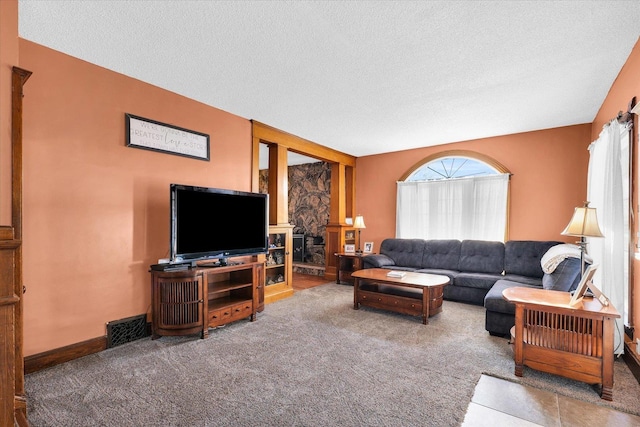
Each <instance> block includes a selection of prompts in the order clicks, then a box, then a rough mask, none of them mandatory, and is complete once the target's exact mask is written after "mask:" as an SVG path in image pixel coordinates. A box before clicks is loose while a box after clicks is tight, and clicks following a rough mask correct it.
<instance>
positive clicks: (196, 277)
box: [151, 261, 264, 339]
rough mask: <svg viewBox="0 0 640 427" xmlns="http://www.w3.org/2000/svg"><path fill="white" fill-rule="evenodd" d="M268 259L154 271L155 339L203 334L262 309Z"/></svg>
mask: <svg viewBox="0 0 640 427" xmlns="http://www.w3.org/2000/svg"><path fill="white" fill-rule="evenodd" d="M260 291H262V292H264V262H258V261H252V262H246V263H242V264H234V265H227V266H221V267H196V268H189V269H187V270H183V271H154V270H151V338H152V339H156V338H159V337H160V336H164V335H166V336H169V335H191V334H200V337H201V338H207V337H208V335H209V328H214V327H216V326H222V325H225V324H227V323H231V322H234V321H236V320H240V319H244V318H247V317H250V318H251V321H252V322H253V321H254V320H255V318H256V312H257V311H260V307H259V304H260V301H261V298H260V295H261V292H260Z"/></svg>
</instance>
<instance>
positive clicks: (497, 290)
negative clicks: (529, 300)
mask: <svg viewBox="0 0 640 427" xmlns="http://www.w3.org/2000/svg"><path fill="white" fill-rule="evenodd" d="M516 286H518V287H523V288H538V286H528V285H525V284H524V283H518V282H512V281H511V280H505V279H502V280H498V281H497V282H496V284H495V285H493V287H492V288H491V290H489V292H487V295H485V297H484V308H486V309H487V311H497V312H498V313H505V314H515V313H516V305H515V304H513V303H510V302H509V301H507V300H506V299H504V298H503V296H502V291H504V290H505V289H507V288H513V287H516Z"/></svg>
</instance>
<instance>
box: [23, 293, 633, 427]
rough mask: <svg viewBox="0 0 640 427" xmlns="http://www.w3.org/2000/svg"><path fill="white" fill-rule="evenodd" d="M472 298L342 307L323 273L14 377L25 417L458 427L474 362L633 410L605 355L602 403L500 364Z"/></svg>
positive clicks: (499, 346) (42, 422) (586, 390)
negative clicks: (414, 307)
mask: <svg viewBox="0 0 640 427" xmlns="http://www.w3.org/2000/svg"><path fill="white" fill-rule="evenodd" d="M513 368H514V366H513V358H512V351H511V348H510V346H509V344H508V343H507V340H506V339H504V338H496V337H490V336H489V335H488V333H487V332H486V331H485V330H484V309H483V308H482V307H477V306H471V305H466V304H459V303H454V302H449V301H445V302H444V310H443V312H442V313H440V314H439V315H437V316H435V317H432V318H431V319H430V322H429V325H426V326H425V325H422V323H421V322H420V319H419V318H417V317H410V316H403V315H396V314H393V313H388V312H384V311H379V310H375V309H368V308H361V309H360V310H353V288H351V287H350V286H345V285H336V284H333V283H330V284H326V285H322V286H319V287H316V288H312V289H309V290H305V291H302V292H297V293H296V294H295V295H294V296H293V297H292V298H289V299H286V300H282V301H279V302H276V303H273V304H269V305H267V306H266V309H265V311H264V312H263V313H261V314H259V315H258V320H257V321H256V322H253V323H251V322H249V321H239V322H235V323H233V324H231V325H228V326H226V327H224V328H219V329H216V330H211V331H210V334H209V338H208V339H206V340H201V339H197V337H163V338H160V339H158V340H155V341H152V340H151V339H148V338H147V339H143V340H139V341H135V342H132V343H129V344H125V345H122V346H119V347H115V348H112V349H109V350H106V351H103V352H101V353H98V354H95V355H91V356H87V357H84V358H82V359H77V360H74V361H72V362H68V363H65V364H63V365H59V366H56V367H53V368H49V369H46V370H43V371H40V372H36V373H33V374H30V375H27V377H26V391H27V397H28V416H29V421H30V422H31V425H33V426H65V427H70V426H228V425H232V424H240V425H260V426H320V425H322V426H337V425H340V426H362V425H366V426H417V425H421V426H457V425H460V423H461V422H462V421H463V419H464V415H465V412H466V409H467V406H468V404H469V402H470V401H471V398H472V395H473V391H474V387H475V385H476V383H477V382H478V380H479V379H480V376H481V374H483V373H486V374H489V375H493V376H497V377H501V378H505V379H509V380H511V381H516V382H520V383H523V384H526V385H531V386H534V387H538V388H544V389H546V390H550V391H554V392H557V393H560V394H563V395H567V396H571V397H574V398H577V399H581V400H585V401H589V402H592V403H596V404H599V405H607V406H610V407H613V408H615V409H619V410H623V411H626V412H631V413H634V414H637V415H640V413H639V412H638V411H639V408H638V400H639V399H640V385H639V384H638V382H637V381H636V380H635V378H634V377H633V375H632V374H631V372H630V371H629V369H628V367H627V366H626V365H625V364H624V362H622V361H616V362H615V386H614V401H613V402H604V401H602V400H601V399H600V398H599V396H598V394H597V393H596V391H594V389H593V388H592V386H589V385H586V384H582V383H578V382H575V381H571V380H565V379H562V378H560V377H557V376H553V375H547V374H544V373H539V372H536V371H533V370H530V369H527V368H525V373H524V377H523V378H517V377H515V376H514V375H513Z"/></svg>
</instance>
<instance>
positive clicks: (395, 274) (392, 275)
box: [387, 270, 406, 277]
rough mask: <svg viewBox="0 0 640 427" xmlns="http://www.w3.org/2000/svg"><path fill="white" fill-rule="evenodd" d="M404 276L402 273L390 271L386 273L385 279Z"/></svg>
mask: <svg viewBox="0 0 640 427" xmlns="http://www.w3.org/2000/svg"><path fill="white" fill-rule="evenodd" d="M405 274H406V273H405V272H404V271H396V270H391V271H390V272H388V273H387V277H404V275H405Z"/></svg>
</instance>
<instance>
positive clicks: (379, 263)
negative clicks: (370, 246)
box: [362, 254, 396, 268]
mask: <svg viewBox="0 0 640 427" xmlns="http://www.w3.org/2000/svg"><path fill="white" fill-rule="evenodd" d="M362 261H363V263H364V268H385V267H392V266H394V265H396V263H395V262H394V261H393V260H392V259H391V258H389V257H388V256H386V255H382V254H371V255H366V256H364V257H362Z"/></svg>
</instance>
